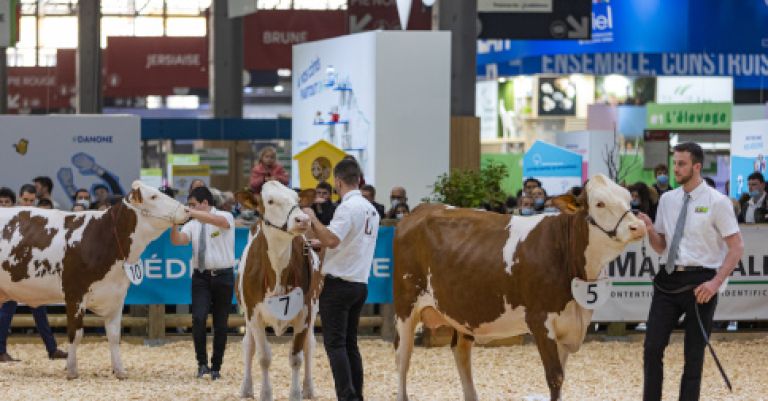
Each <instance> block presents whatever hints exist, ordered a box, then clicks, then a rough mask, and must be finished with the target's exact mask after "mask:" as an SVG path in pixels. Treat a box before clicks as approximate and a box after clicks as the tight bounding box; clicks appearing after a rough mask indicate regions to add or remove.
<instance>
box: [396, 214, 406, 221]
mask: <svg viewBox="0 0 768 401" xmlns="http://www.w3.org/2000/svg"><path fill="white" fill-rule="evenodd" d="M395 217H397V219H398V220H401V219H402V218H403V217H405V215H404V214H402V213H398V214H396V215H395Z"/></svg>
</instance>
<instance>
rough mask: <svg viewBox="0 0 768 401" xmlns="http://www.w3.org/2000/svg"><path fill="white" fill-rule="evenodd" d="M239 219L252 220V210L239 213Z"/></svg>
mask: <svg viewBox="0 0 768 401" xmlns="http://www.w3.org/2000/svg"><path fill="white" fill-rule="evenodd" d="M240 217H242V218H243V219H245V220H250V219H252V218H253V210H243V211H242V212H241V213H240Z"/></svg>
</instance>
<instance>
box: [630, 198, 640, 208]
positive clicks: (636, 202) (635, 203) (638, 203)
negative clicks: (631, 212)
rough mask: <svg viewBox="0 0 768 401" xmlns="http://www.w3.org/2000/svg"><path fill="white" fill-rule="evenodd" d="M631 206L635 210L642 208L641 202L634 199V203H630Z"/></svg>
mask: <svg viewBox="0 0 768 401" xmlns="http://www.w3.org/2000/svg"><path fill="white" fill-rule="evenodd" d="M629 204H630V205H631V206H632V207H633V208H637V207H640V201H639V200H634V199H632V201H631V202H629Z"/></svg>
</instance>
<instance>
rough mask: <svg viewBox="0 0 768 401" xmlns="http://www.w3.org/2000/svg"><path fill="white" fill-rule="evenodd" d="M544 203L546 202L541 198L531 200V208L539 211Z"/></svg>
mask: <svg viewBox="0 0 768 401" xmlns="http://www.w3.org/2000/svg"><path fill="white" fill-rule="evenodd" d="M544 202H546V201H545V200H544V199H542V198H536V199H534V200H533V206H534V207H535V208H537V209H541V207H542V206H544Z"/></svg>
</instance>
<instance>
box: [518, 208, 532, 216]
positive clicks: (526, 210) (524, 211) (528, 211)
mask: <svg viewBox="0 0 768 401" xmlns="http://www.w3.org/2000/svg"><path fill="white" fill-rule="evenodd" d="M520 215H521V216H532V215H533V209H531V208H529V207H524V208H522V209H520Z"/></svg>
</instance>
